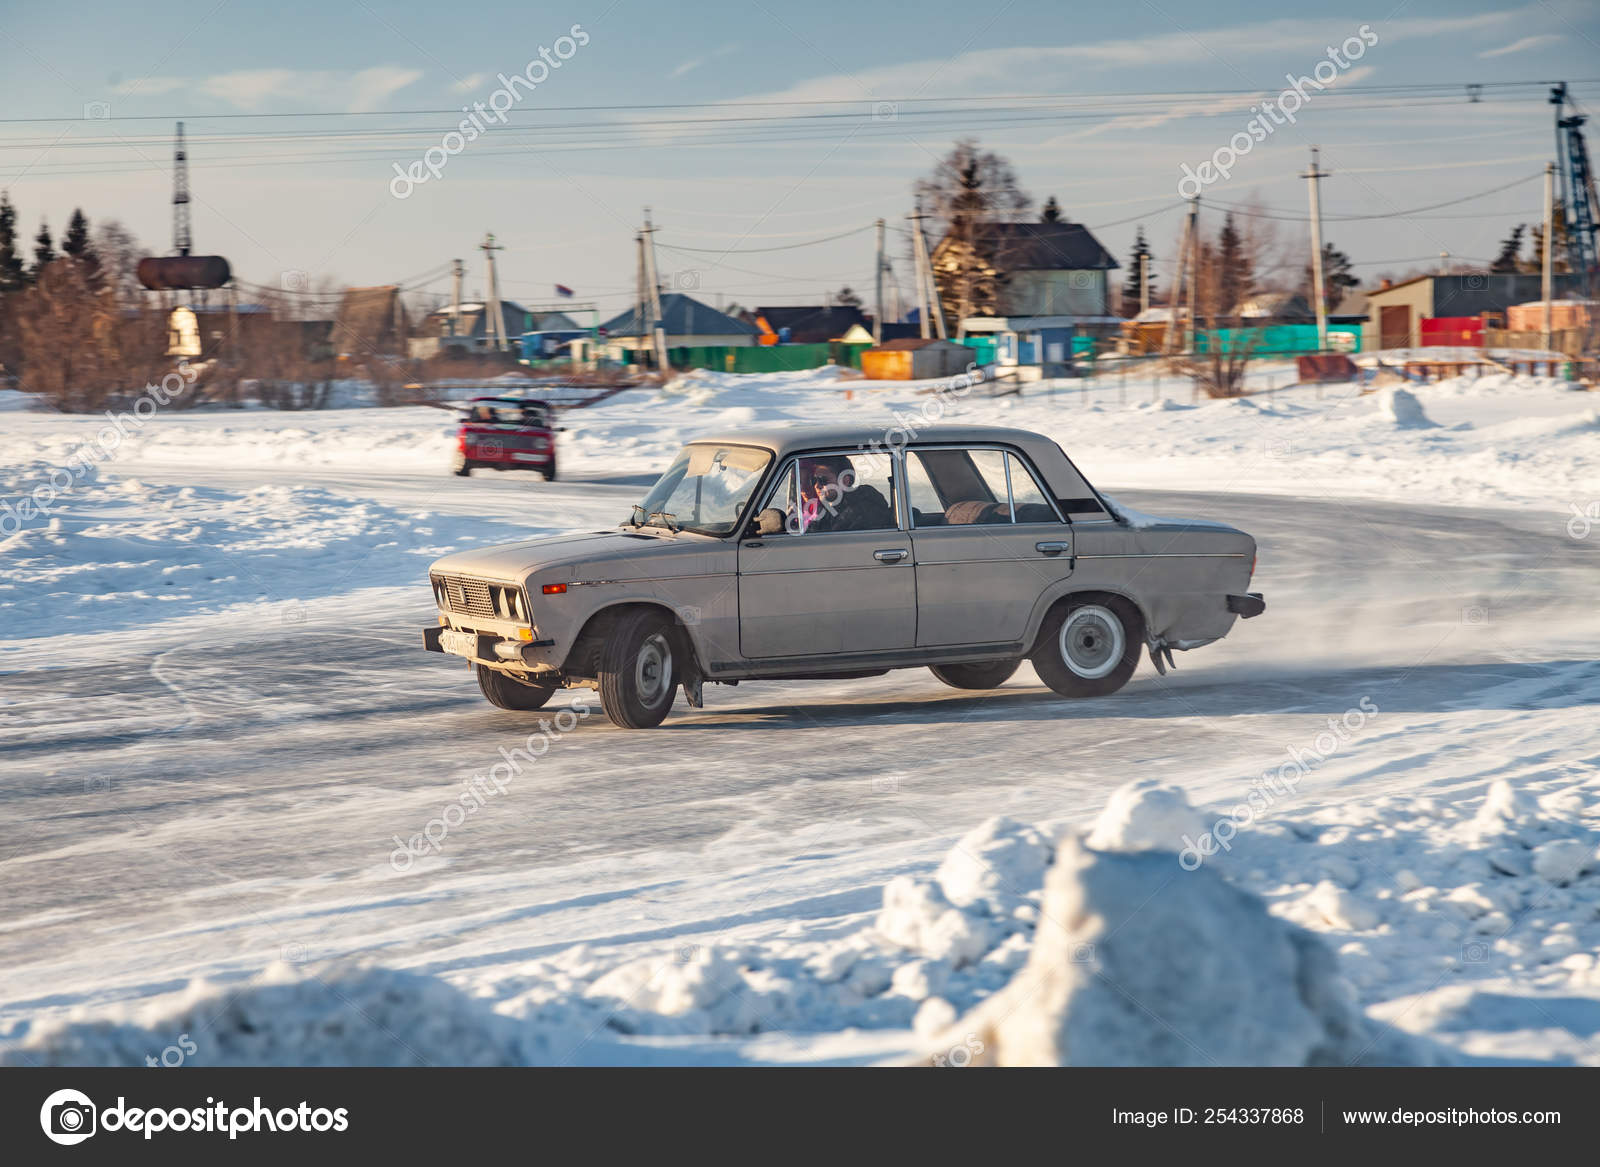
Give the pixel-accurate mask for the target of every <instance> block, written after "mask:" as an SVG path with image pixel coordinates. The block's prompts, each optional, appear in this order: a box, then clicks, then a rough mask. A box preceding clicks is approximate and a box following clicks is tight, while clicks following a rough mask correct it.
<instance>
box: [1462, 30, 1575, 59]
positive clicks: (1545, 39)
mask: <svg viewBox="0 0 1600 1167" xmlns="http://www.w3.org/2000/svg"><path fill="white" fill-rule="evenodd" d="M1560 39H1561V38H1560V37H1558V36H1556V35H1555V34H1554V33H1548V32H1546V33H1541V34H1540V35H1538V36H1525V37H1523V38H1522V39H1521V40H1519V41H1512V42H1511V43H1510V44H1509V45H1501V46H1500V47H1499V48H1498V49H1485V50H1484V51H1483V52H1481V53H1479V54H1478V56H1480V57H1503V56H1505V55H1506V54H1507V53H1520V52H1522V51H1523V50H1524V49H1536V48H1538V47H1539V46H1540V45H1549V44H1554V43H1555V42H1556V41H1558V40H1560Z"/></svg>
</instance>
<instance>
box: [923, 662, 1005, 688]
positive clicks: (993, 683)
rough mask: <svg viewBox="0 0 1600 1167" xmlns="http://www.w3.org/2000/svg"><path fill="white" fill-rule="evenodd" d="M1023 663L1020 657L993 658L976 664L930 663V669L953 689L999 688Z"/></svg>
mask: <svg viewBox="0 0 1600 1167" xmlns="http://www.w3.org/2000/svg"><path fill="white" fill-rule="evenodd" d="M1021 664H1022V661H1021V660H1020V659H1019V660H992V661H979V662H977V663H976V664H963V665H929V666H928V669H929V671H930V672H932V673H933V675H934V676H936V677H938V678H939V679H940V680H941V681H943V682H944V683H945V684H947V685H949V686H950V687H951V688H953V689H998V688H999V687H1000V686H1001V685H1003V684H1005V683H1006V680H1007V678H1009V677H1010V676H1011V674H1012V673H1014V672H1016V671H1017V667H1018V666H1019V665H1021Z"/></svg>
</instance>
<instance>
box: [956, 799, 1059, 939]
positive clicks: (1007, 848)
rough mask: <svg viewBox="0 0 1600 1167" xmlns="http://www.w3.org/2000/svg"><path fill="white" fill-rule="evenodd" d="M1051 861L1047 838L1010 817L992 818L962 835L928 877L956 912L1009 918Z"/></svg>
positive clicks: (1041, 879)
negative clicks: (977, 912) (966, 911)
mask: <svg viewBox="0 0 1600 1167" xmlns="http://www.w3.org/2000/svg"><path fill="white" fill-rule="evenodd" d="M1054 857H1055V848H1054V847H1053V846H1052V845H1051V843H1050V840H1049V839H1048V838H1047V837H1046V836H1045V835H1044V834H1043V833H1042V832H1040V831H1038V830H1036V829H1035V828H1033V827H1031V826H1027V825H1025V824H1023V823H1019V822H1017V821H1015V820H1014V819H1008V818H992V819H989V820H987V821H986V822H984V823H982V824H980V825H979V826H977V827H975V828H974V829H973V830H971V831H969V832H967V834H965V835H964V836H962V838H961V840H960V841H959V842H957V843H956V845H955V846H954V847H953V848H951V850H950V853H949V854H948V855H947V856H945V860H944V862H943V863H941V864H940V865H939V870H938V872H937V873H936V874H935V876H934V878H935V879H937V880H938V882H939V888H940V890H941V891H943V892H944V895H945V898H946V899H948V900H949V902H950V903H952V904H954V905H955V906H957V907H959V908H967V909H974V908H976V909H980V910H983V911H987V912H991V913H992V914H996V915H998V914H1009V913H1010V912H1011V911H1013V910H1014V909H1015V907H1016V905H1017V903H1018V902H1019V901H1020V900H1021V898H1022V897H1023V896H1024V895H1026V894H1028V893H1029V892H1033V891H1036V890H1037V889H1038V887H1039V885H1040V883H1041V882H1042V881H1043V879H1044V873H1045V871H1046V870H1047V869H1048V868H1049V866H1050V861H1051V860H1052V859H1053V858H1054Z"/></svg>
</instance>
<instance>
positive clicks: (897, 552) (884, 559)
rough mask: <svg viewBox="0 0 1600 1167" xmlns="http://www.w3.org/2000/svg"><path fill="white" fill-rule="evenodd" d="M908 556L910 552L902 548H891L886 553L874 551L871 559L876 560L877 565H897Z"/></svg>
mask: <svg viewBox="0 0 1600 1167" xmlns="http://www.w3.org/2000/svg"><path fill="white" fill-rule="evenodd" d="M910 554H911V552H909V551H907V550H906V549H905V548H904V547H891V548H889V549H888V550H886V551H874V552H873V553H872V558H874V559H876V560H877V561H878V562H879V563H899V562H900V561H901V560H902V559H904V558H905V557H906V556H907V555H910Z"/></svg>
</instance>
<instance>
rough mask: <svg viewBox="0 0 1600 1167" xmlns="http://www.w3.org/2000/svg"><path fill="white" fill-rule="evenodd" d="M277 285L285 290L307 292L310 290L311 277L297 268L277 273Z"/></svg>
mask: <svg viewBox="0 0 1600 1167" xmlns="http://www.w3.org/2000/svg"><path fill="white" fill-rule="evenodd" d="M278 285H279V286H280V287H281V288H282V289H283V290H284V291H285V292H308V291H310V290H311V277H310V276H309V275H307V274H306V273H305V272H303V271H301V270H299V269H298V268H290V269H289V270H288V271H281V272H279V273H278Z"/></svg>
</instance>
